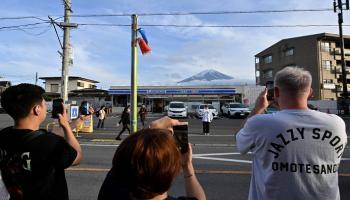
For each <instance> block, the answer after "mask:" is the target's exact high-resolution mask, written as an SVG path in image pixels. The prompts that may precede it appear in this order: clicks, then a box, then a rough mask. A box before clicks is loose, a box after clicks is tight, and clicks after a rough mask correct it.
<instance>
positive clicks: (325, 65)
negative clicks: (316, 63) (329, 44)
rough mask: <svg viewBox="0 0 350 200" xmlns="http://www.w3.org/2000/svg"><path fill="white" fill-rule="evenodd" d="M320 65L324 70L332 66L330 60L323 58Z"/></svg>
mask: <svg viewBox="0 0 350 200" xmlns="http://www.w3.org/2000/svg"><path fill="white" fill-rule="evenodd" d="M322 66H323V68H324V69H326V70H330V69H331V66H332V62H331V61H330V60H323V61H322Z"/></svg>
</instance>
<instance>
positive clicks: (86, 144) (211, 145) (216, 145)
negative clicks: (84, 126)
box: [80, 139, 236, 147]
mask: <svg viewBox="0 0 350 200" xmlns="http://www.w3.org/2000/svg"><path fill="white" fill-rule="evenodd" d="M99 141H100V140H98V141H96V140H91V143H85V142H84V143H80V145H81V146H92V147H93V146H96V147H104V146H107V147H108V146H119V143H118V144H96V143H94V142H99ZM104 142H114V143H117V141H115V140H113V139H110V140H104ZM192 146H194V147H195V146H210V147H235V146H236V145H235V144H192Z"/></svg>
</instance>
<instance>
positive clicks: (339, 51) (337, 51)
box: [333, 48, 350, 56]
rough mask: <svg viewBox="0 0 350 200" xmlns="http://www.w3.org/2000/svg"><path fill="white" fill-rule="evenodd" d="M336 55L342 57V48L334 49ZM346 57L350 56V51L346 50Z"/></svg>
mask: <svg viewBox="0 0 350 200" xmlns="http://www.w3.org/2000/svg"><path fill="white" fill-rule="evenodd" d="M333 52H334V55H341V50H340V48H334V49H333ZM344 54H345V56H350V49H344Z"/></svg>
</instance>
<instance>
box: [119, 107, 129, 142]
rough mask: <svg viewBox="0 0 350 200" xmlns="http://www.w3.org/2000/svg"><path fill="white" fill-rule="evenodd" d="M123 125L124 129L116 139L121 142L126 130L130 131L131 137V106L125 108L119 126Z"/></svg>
mask: <svg viewBox="0 0 350 200" xmlns="http://www.w3.org/2000/svg"><path fill="white" fill-rule="evenodd" d="M120 123H122V124H123V128H122V130H121V131H120V132H119V134H118V136H117V137H116V138H115V139H116V140H121V138H120V136H121V135H122V134H123V133H124V131H125V130H128V131H129V135H130V128H129V124H130V106H125V108H124V110H123V112H122V115H121V117H120V121H119V124H120Z"/></svg>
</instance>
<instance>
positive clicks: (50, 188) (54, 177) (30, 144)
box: [0, 127, 77, 200]
mask: <svg viewBox="0 0 350 200" xmlns="http://www.w3.org/2000/svg"><path fill="white" fill-rule="evenodd" d="M28 134H33V133H32V130H22V129H21V130H20V129H13V128H12V127H9V128H6V129H3V130H2V131H1V132H0V148H1V149H4V150H6V151H7V152H8V153H18V152H20V153H21V154H22V155H24V156H23V157H24V159H25V161H26V162H25V163H27V166H26V169H27V170H29V168H30V171H29V173H28V175H27V177H25V178H24V181H23V183H22V185H23V194H24V198H25V200H34V199H35V200H68V199H69V198H68V189H67V182H66V177H65V174H64V169H65V168H68V167H69V166H71V164H72V163H73V161H74V160H75V158H76V156H77V152H76V151H75V150H74V149H73V148H72V147H71V146H70V145H69V144H68V143H67V142H66V141H65V139H64V138H62V137H60V136H57V135H55V134H53V133H49V132H46V131H44V133H43V134H40V135H39V136H37V137H32V139H30V140H26V139H24V138H28ZM34 134H37V133H34Z"/></svg>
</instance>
